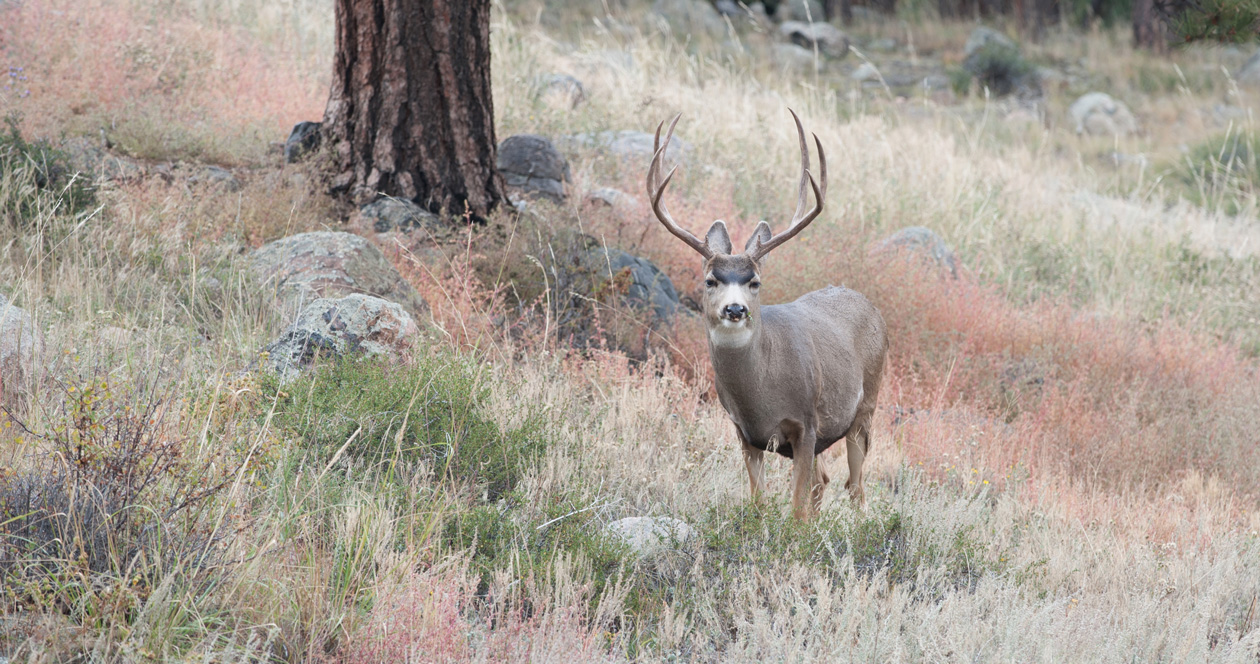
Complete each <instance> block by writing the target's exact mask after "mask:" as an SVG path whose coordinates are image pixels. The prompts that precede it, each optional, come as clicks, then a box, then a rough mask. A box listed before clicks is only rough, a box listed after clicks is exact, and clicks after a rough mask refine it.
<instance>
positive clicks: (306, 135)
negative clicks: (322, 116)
mask: <svg viewBox="0 0 1260 664" xmlns="http://www.w3.org/2000/svg"><path fill="white" fill-rule="evenodd" d="M321 126H322V123H319V122H299V123H297V124H295V125H293V131H291V132H289V138H288V139H287V140H285V142H284V160H285V162H287V163H290V164H292V163H293V162H296V161H299V160H301V159H302V157H303V156H305V155H306V154H307V153H310V152H313V151H315V150H317V149H319V128H320V127H321Z"/></svg>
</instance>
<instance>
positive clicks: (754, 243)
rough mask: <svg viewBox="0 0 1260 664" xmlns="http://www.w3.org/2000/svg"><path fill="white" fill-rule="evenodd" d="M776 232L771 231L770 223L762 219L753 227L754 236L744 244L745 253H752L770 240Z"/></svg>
mask: <svg viewBox="0 0 1260 664" xmlns="http://www.w3.org/2000/svg"><path fill="white" fill-rule="evenodd" d="M773 236H774V234H773V233H771V232H770V224H768V223H766V222H765V221H762V222H761V223H759V224H757V227H756V228H754V229H753V234H752V237H750V238H748V242H746V243H745V244H744V253H746V254H751V253H753V251H754V250H755V249H756V248H757V247H760V246H761V245H763V244H765V243H767V242H769V241H770V238H771V237H773Z"/></svg>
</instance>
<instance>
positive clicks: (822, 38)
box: [779, 21, 849, 58]
mask: <svg viewBox="0 0 1260 664" xmlns="http://www.w3.org/2000/svg"><path fill="white" fill-rule="evenodd" d="M779 34H780V35H782V36H783V38H784V39H787V40H788V41H790V42H792V43H793V44H796V45H797V46H800V47H802V48H806V49H811V50H812V49H813V48H815V47H817V48H818V50H819V51H820V52H821V53H822V54H823V55H826V56H828V57H831V58H843V57H844V56H845V55H848V53H849V38H848V36H846V35H845V34H844V33H843V32H841V31H840V29H839V28H837V27H835V26H834V25H831V24H830V23H806V22H804V21H785V22H784V23H783V24H782V25H780V26H779Z"/></svg>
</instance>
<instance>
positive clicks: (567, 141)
mask: <svg viewBox="0 0 1260 664" xmlns="http://www.w3.org/2000/svg"><path fill="white" fill-rule="evenodd" d="M811 60H812V58H811ZM662 132H664V130H662ZM654 138H655V134H654V133H653V134H648V133H645V132H642V131H634V130H630V129H626V130H622V131H601V132H596V133H593V134H573V135H570V136H565V137H562V138H561V139H560V140H559V143H560V144H561V146H562V147H564V148H565V149H566V150H567V149H574V148H579V147H585V148H592V147H593V148H598V149H600V150H604V151H607V152H610V153H612V154H613V155H614V156H616V157H619V158H621V159H627V160H634V161H639V160H642V161H643V163H644V165H645V167H646V164H647V161H648V160H650V159H652V155H653V153H654V150H653V149H652V142H653V139H654ZM661 138H662V140H664V136H662V137H661ZM691 151H692V148H691V144H690V143H688V142H687V141H685V140H683V139H682V138H681V137H680V136H678V134H677V133H675V134H674V138H673V140H671V141H670V142H669V149H668V150H666V151H665V160H666V161H670V162H673V163H683V162H685V161H687V155H688V154H690V153H691Z"/></svg>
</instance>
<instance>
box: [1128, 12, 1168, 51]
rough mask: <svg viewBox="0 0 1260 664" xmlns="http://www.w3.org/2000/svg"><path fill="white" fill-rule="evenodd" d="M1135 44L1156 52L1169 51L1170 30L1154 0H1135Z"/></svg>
mask: <svg viewBox="0 0 1260 664" xmlns="http://www.w3.org/2000/svg"><path fill="white" fill-rule="evenodd" d="M1133 45H1134V46H1137V47H1139V48H1146V49H1150V50H1152V51H1155V52H1156V53H1165V52H1167V51H1168V31H1167V28H1166V27H1165V26H1164V21H1163V17H1161V16H1160V14H1159V12H1157V11H1155V2H1154V0H1133Z"/></svg>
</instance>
